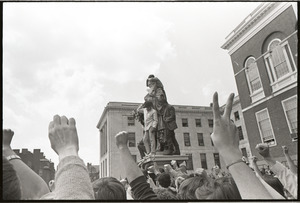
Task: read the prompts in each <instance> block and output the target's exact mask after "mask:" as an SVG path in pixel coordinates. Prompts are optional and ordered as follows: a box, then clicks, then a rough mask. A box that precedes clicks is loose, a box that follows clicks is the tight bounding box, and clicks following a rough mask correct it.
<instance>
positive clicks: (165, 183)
mask: <svg viewBox="0 0 300 203" xmlns="http://www.w3.org/2000/svg"><path fill="white" fill-rule="evenodd" d="M157 181H158V183H159V185H161V186H162V187H164V188H168V187H169V186H170V185H171V176H170V174H168V173H161V174H160V175H159V176H158V177H157Z"/></svg>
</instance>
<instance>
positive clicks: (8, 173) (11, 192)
mask: <svg viewBox="0 0 300 203" xmlns="http://www.w3.org/2000/svg"><path fill="white" fill-rule="evenodd" d="M2 186H3V192H2V198H3V200H20V199H21V197H22V190H21V183H20V179H19V177H18V175H17V172H16V171H15V169H14V167H13V165H12V164H11V163H10V162H9V161H8V160H7V159H6V158H5V157H4V156H2Z"/></svg>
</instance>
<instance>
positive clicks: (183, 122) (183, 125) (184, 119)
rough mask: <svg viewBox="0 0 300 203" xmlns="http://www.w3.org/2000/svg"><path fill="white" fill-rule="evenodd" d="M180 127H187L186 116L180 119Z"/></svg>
mask: <svg viewBox="0 0 300 203" xmlns="http://www.w3.org/2000/svg"><path fill="white" fill-rule="evenodd" d="M182 127H189V124H188V119H187V118H183V119H182Z"/></svg>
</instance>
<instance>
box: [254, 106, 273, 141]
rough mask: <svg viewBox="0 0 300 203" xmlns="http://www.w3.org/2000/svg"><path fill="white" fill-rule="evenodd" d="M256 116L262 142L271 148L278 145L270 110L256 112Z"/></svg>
mask: <svg viewBox="0 0 300 203" xmlns="http://www.w3.org/2000/svg"><path fill="white" fill-rule="evenodd" d="M255 115H256V120H257V124H258V129H259V133H260V136H261V140H262V142H263V143H267V144H268V145H270V146H274V145H276V140H275V136H274V132H273V128H272V124H271V120H270V116H269V112H268V109H263V110H261V111H259V112H256V113H255Z"/></svg>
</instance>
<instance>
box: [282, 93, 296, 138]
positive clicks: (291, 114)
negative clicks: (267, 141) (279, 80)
mask: <svg viewBox="0 0 300 203" xmlns="http://www.w3.org/2000/svg"><path fill="white" fill-rule="evenodd" d="M282 106H283V110H284V114H285V117H286V120H287V123H288V126H289V130H290V133H291V137H292V139H294V140H296V139H298V119H297V116H298V115H297V96H296V95H295V96H293V97H290V98H288V99H286V100H283V101H282Z"/></svg>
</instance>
